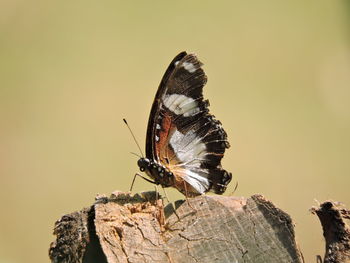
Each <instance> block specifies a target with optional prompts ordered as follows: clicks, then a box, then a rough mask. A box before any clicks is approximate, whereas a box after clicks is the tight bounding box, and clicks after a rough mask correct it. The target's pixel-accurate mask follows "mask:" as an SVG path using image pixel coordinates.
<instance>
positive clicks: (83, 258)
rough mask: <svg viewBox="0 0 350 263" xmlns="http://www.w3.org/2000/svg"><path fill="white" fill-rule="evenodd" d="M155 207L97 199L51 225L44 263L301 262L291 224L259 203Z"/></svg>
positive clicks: (158, 203)
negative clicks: (47, 257) (47, 258)
mask: <svg viewBox="0 0 350 263" xmlns="http://www.w3.org/2000/svg"><path fill="white" fill-rule="evenodd" d="M188 202H189V203H188ZM162 204H163V203H162V200H161V199H160V197H159V195H158V194H157V193H155V192H146V193H142V194H136V195H134V196H131V195H130V194H129V193H122V192H115V193H113V194H112V196H111V197H109V198H107V197H104V196H99V197H98V198H97V200H96V203H95V204H94V205H93V206H91V207H90V208H89V209H85V210H83V211H85V212H83V211H82V212H78V213H80V215H81V217H82V218H85V219H80V220H78V219H77V218H76V217H79V214H77V212H76V213H73V214H71V215H66V216H65V217H67V216H68V217H72V215H74V216H75V217H74V218H75V220H68V221H67V220H66V221H64V222H65V223H63V221H62V219H61V220H60V221H58V222H56V230H55V234H56V235H57V240H56V241H55V242H53V243H52V244H51V248H50V258H51V260H52V262H108V263H114V262H128V263H131V262H170V263H177V262H186V263H188V262H189V263H191V262H193V263H198V262H201V263H212V262H220V263H221V262H222V263H224V262H227V263H234V262H237V263H238V262H271V263H274V262H276V263H277V262H278V263H283V262H296V263H298V262H303V260H302V255H301V252H300V251H299V250H298V248H297V245H296V242H295V235H294V227H293V223H292V221H291V218H290V217H289V215H287V214H286V213H284V212H283V211H281V210H280V209H278V208H276V207H275V206H274V205H273V204H272V203H271V202H270V201H268V200H266V199H265V198H264V197H263V196H261V195H254V196H252V197H250V198H248V199H246V198H239V197H233V196H229V197H227V196H210V195H202V196H198V197H195V198H189V199H188V201H179V202H176V203H175V210H174V208H173V207H172V205H168V206H167V207H165V209H164V208H163V205H162ZM164 211H165V213H164ZM77 225H79V227H78V226H77ZM58 226H60V227H58ZM67 229H69V231H67ZM73 229H74V231H75V233H72V232H74V231H72V230H73ZM78 236H79V237H83V238H77V237H78ZM60 239H62V240H61V241H60ZM74 242H77V243H79V245H77V244H75V245H74ZM68 247H69V249H67V248H68Z"/></svg>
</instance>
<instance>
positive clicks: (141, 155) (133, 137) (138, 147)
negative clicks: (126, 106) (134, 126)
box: [123, 119, 144, 157]
mask: <svg viewBox="0 0 350 263" xmlns="http://www.w3.org/2000/svg"><path fill="white" fill-rule="evenodd" d="M123 121H124V123H125V124H126V126H127V127H128V129H129V131H130V133H131V135H132V137H133V138H134V141H135V143H136V145H137V147H138V148H139V150H140V153H141V156H142V157H144V155H143V152H142V150H141V147H140V145H139V143H138V142H137V140H136V137H135V135H134V133H133V132H132V130H131V129H130V126H129V124H128V122H127V121H126V119H123Z"/></svg>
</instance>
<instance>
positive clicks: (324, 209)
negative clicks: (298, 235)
mask: <svg viewBox="0 0 350 263" xmlns="http://www.w3.org/2000/svg"><path fill="white" fill-rule="evenodd" d="M311 212H312V213H314V214H316V215H317V216H318V217H319V219H320V221H321V224H322V228H323V236H324V238H325V240H326V249H325V251H326V252H325V256H324V261H323V262H324V263H350V227H349V226H348V225H347V224H346V221H348V220H349V219H350V211H349V210H347V209H345V207H344V206H343V205H342V204H341V203H339V202H333V201H326V202H324V203H322V204H321V205H320V206H319V207H313V208H312V209H311ZM318 261H319V262H322V260H321V258H320V257H319V258H318Z"/></svg>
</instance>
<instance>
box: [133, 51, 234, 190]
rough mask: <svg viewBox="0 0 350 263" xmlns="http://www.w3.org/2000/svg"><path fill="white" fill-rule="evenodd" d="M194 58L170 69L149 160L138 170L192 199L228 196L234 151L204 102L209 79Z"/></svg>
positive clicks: (151, 128) (156, 107)
mask: <svg viewBox="0 0 350 263" xmlns="http://www.w3.org/2000/svg"><path fill="white" fill-rule="evenodd" d="M202 65H203V64H202V63H201V62H200V61H199V60H198V59H197V57H196V55H194V54H187V53H186V52H181V53H180V54H178V55H177V56H176V57H175V58H174V59H173V61H172V62H171V63H170V65H169V67H168V68H167V70H166V72H165V74H164V76H163V78H162V80H161V82H160V85H159V88H158V91H157V93H156V96H155V99H154V102H153V105H152V108H151V113H150V115H149V120H148V127H147V137H146V157H141V158H140V159H139V160H138V162H137V164H138V166H139V168H140V171H142V172H145V173H146V174H147V175H148V176H149V177H150V178H152V180H154V181H153V183H155V184H158V185H159V184H160V185H162V187H175V188H176V189H177V190H179V191H180V192H181V193H183V194H184V195H186V196H196V195H200V194H203V193H205V192H208V191H211V192H214V193H217V194H223V193H224V192H225V190H226V187H227V185H228V183H229V182H230V181H231V179H232V174H231V173H229V172H227V171H225V170H224V169H223V168H222V167H221V159H222V158H223V156H224V153H225V150H226V149H227V148H229V147H230V144H229V142H228V141H227V134H226V132H225V131H224V129H223V128H222V125H221V122H220V121H218V120H216V119H215V117H214V116H213V115H211V114H210V113H209V109H208V106H209V101H208V100H204V98H203V87H204V85H205V84H206V82H207V76H206V75H205V73H204V71H203V69H202Z"/></svg>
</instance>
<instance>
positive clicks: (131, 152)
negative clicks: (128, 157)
mask: <svg viewBox="0 0 350 263" xmlns="http://www.w3.org/2000/svg"><path fill="white" fill-rule="evenodd" d="M130 153H131V154H133V155H136V156H137V157H139V158H142V156H140V155H139V154H137V153H134V152H130Z"/></svg>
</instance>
